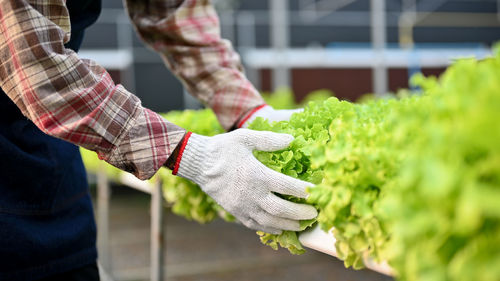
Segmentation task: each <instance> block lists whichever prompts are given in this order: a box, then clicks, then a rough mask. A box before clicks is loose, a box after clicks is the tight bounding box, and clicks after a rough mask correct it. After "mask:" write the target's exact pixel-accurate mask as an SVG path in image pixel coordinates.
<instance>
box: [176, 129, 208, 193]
mask: <svg viewBox="0 0 500 281" xmlns="http://www.w3.org/2000/svg"><path fill="white" fill-rule="evenodd" d="M209 139H210V137H206V136H202V135H198V134H193V133H189V135H188V134H186V138H185V140H184V143H183V144H182V146H181V148H180V151H179V156H178V157H177V160H176V165H175V166H174V170H173V171H172V174H174V175H178V176H180V177H183V178H186V179H189V180H191V181H194V182H196V183H197V184H200V178H201V174H202V172H203V169H202V165H203V163H204V162H205V159H206V158H207V153H208V152H207V143H208V141H209Z"/></svg>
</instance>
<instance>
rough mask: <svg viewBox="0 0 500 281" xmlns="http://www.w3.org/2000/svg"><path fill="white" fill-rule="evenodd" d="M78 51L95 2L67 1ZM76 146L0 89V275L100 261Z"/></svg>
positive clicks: (29, 274)
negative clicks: (39, 122)
mask: <svg viewBox="0 0 500 281" xmlns="http://www.w3.org/2000/svg"><path fill="white" fill-rule="evenodd" d="M67 5H68V10H69V12H70V18H71V29H72V34H71V35H72V36H71V40H70V42H69V43H68V44H67V45H66V47H67V48H71V49H73V50H75V51H78V49H79V47H80V44H81V42H82V39H83V33H84V29H85V28H86V27H88V26H89V25H91V24H92V23H94V22H95V21H96V19H97V17H98V16H99V13H100V7H101V3H100V0H97V1H95V0H68V1H67ZM95 242H96V227H95V222H94V215H93V210H92V202H91V200H90V196H89V191H88V184H87V180H86V174H85V170H84V167H83V164H82V159H81V157H80V153H79V151H78V147H77V146H75V145H73V144H70V143H68V142H65V141H63V140H60V139H56V138H53V137H51V136H48V135H46V134H44V133H43V132H42V131H40V130H39V129H38V128H37V127H36V126H35V125H34V124H33V123H32V122H31V121H30V120H28V119H27V118H26V117H24V116H23V115H22V114H21V111H20V110H19V109H18V108H17V107H16V105H15V104H14V103H13V102H12V101H11V100H10V99H9V98H8V96H7V95H6V94H5V93H4V92H3V91H1V89H0V280H34V279H39V278H42V277H46V276H50V275H53V274H56V273H61V272H65V271H69V270H71V269H74V268H78V267H81V266H84V265H87V264H90V263H93V262H95V260H96V258H97V251H96V246H95Z"/></svg>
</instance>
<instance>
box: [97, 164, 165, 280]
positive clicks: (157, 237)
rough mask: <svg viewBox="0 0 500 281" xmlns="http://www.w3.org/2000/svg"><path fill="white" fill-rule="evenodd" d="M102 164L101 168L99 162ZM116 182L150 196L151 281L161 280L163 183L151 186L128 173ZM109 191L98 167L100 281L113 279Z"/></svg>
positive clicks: (107, 184) (159, 182) (163, 273)
mask: <svg viewBox="0 0 500 281" xmlns="http://www.w3.org/2000/svg"><path fill="white" fill-rule="evenodd" d="M101 165H104V163H102V164H101ZM119 183H121V184H123V185H125V186H128V187H130V188H133V189H136V190H139V191H142V192H144V193H147V194H150V195H151V233H150V235H151V244H150V254H151V265H150V280H151V281H161V280H163V279H164V276H165V275H166V272H165V269H164V261H165V251H164V249H165V247H166V242H165V241H166V240H165V231H164V227H163V225H164V216H163V191H162V181H161V179H160V178H157V179H156V182H155V184H154V185H151V184H150V183H147V182H144V181H141V180H139V179H137V178H135V177H134V176H132V175H131V174H128V173H124V174H122V175H121V178H120V180H119ZM110 199H111V192H110V188H109V182H108V178H107V176H106V173H105V169H102V168H100V169H99V171H98V173H97V214H98V217H97V225H98V250H99V265H100V270H101V276H102V279H103V281H111V280H113V272H112V268H111V255H110V249H109V239H110V236H109V201H110Z"/></svg>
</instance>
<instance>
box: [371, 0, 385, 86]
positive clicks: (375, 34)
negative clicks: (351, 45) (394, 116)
mask: <svg viewBox="0 0 500 281" xmlns="http://www.w3.org/2000/svg"><path fill="white" fill-rule="evenodd" d="M370 5H371V39H372V48H373V49H374V51H375V55H376V59H375V62H374V65H373V68H372V79H373V81H372V83H373V92H374V93H375V95H377V96H382V95H385V94H386V93H387V80H388V79H387V67H386V65H385V61H384V60H385V58H384V57H385V54H384V51H385V45H386V18H385V0H370Z"/></svg>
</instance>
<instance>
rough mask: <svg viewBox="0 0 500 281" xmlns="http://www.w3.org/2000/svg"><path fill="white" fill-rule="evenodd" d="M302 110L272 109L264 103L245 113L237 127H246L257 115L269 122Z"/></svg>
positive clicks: (283, 119)
mask: <svg viewBox="0 0 500 281" xmlns="http://www.w3.org/2000/svg"><path fill="white" fill-rule="evenodd" d="M303 110H304V109H303V108H299V109H274V108H272V107H271V106H269V105H267V104H264V105H261V106H259V107H256V108H255V109H253V110H252V111H250V112H249V113H247V114H246V116H244V117H243V118H242V119H241V121H240V122H238V128H248V125H250V123H252V121H253V120H255V118H257V117H262V118H264V119H267V120H269V122H274V121H285V120H289V119H290V116H292V114H294V113H297V112H302V111H303Z"/></svg>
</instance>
